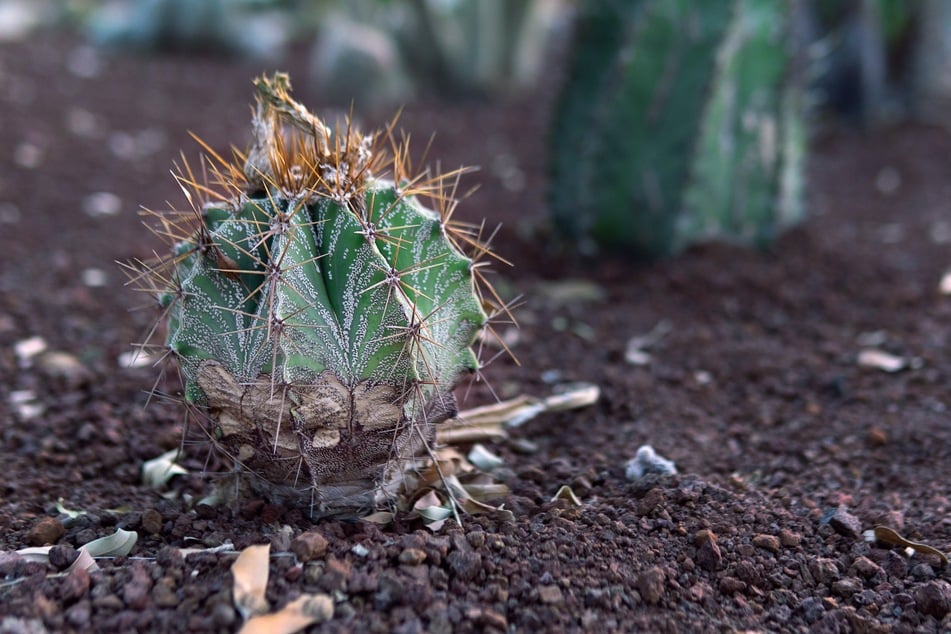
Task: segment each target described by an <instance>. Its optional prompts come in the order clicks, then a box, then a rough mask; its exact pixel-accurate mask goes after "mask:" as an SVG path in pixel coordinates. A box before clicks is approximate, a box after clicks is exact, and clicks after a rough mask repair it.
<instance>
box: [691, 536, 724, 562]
mask: <svg viewBox="0 0 951 634" xmlns="http://www.w3.org/2000/svg"><path fill="white" fill-rule="evenodd" d="M693 542H694V544H696V545H697V557H696V560H697V564H698V565H699V566H700V567H701V568H703V569H704V570H709V571H715V570H719V569H720V568H721V567H722V566H723V554H722V553H721V552H720V546H719V544H717V536H716V534H715V533H714V532H713V531H711V530H709V529H703V530H700V531H697V533H696V535H694V538H693Z"/></svg>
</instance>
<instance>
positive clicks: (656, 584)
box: [637, 566, 665, 605]
mask: <svg viewBox="0 0 951 634" xmlns="http://www.w3.org/2000/svg"><path fill="white" fill-rule="evenodd" d="M664 581H665V575H664V571H663V569H661V568H659V567H657V566H654V567H653V568H649V569H648V570H646V571H644V572H642V573H641V574H640V576H638V578H637V589H638V591H639V592H640V593H641V598H642V599H644V600H645V601H646V602H647V603H649V604H651V605H655V604H656V603H657V602H659V601H660V600H661V598H663V596H664Z"/></svg>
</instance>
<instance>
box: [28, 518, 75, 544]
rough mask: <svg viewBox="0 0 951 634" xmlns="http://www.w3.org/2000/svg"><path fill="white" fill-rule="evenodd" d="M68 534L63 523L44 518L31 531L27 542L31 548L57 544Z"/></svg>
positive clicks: (54, 519)
mask: <svg viewBox="0 0 951 634" xmlns="http://www.w3.org/2000/svg"><path fill="white" fill-rule="evenodd" d="M65 533H66V527H65V526H63V523H62V522H60V521H59V520H58V519H56V518H54V517H44V518H42V519H41V520H40V521H38V522H37V523H36V524H34V525H33V527H32V528H31V529H30V532H29V534H28V535H27V541H29V543H30V545H31V546H45V545H46V544H55V543H56V542H57V541H59V538H60V537H62V536H63V535H64V534H65Z"/></svg>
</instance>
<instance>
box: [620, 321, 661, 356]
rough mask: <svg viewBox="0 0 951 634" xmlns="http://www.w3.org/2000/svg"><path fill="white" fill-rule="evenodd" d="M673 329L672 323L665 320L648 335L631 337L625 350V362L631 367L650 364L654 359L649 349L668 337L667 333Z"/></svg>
mask: <svg viewBox="0 0 951 634" xmlns="http://www.w3.org/2000/svg"><path fill="white" fill-rule="evenodd" d="M672 329H673V326H671V324H670V322H669V321H667V320H663V321H660V322H658V323H657V325H656V326H654V327H653V328H651V330H650V332H648V333H647V334H644V335H638V336H636V337H631V338H630V339H628V341H627V346H626V348H625V350H624V360H625V361H627V362H628V363H630V364H631V365H647V364H649V363H650V362H651V359H652V357H651V355H650V353H648V352H647V349H648V348H650V347H651V346H653V345H654V344H656V343H657V342H658V341H660V340H661V339H663V338H664V337H666V336H667V333H669V332H670V331H671V330H672Z"/></svg>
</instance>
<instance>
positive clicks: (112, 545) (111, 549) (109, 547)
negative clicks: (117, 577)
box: [79, 528, 139, 557]
mask: <svg viewBox="0 0 951 634" xmlns="http://www.w3.org/2000/svg"><path fill="white" fill-rule="evenodd" d="M137 541H139V534H138V533H136V532H135V531H127V530H124V529H121V528H117V529H116V532H115V533H113V534H112V535H107V536H105V537H100V538H99V539H94V540H92V541H91V542H89V543H88V544H83V545H82V546H80V547H79V550H85V551H86V552H88V553H89V554H90V555H91V556H93V557H125V556H126V555H128V554H129V553H130V552H132V549H133V548H134V547H135V544H136V542H137Z"/></svg>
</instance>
